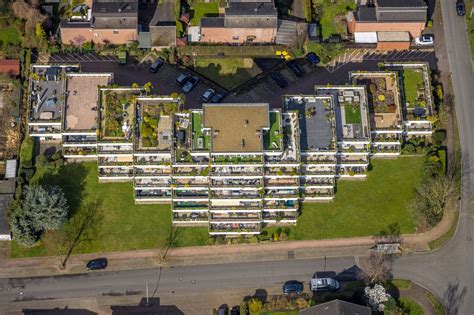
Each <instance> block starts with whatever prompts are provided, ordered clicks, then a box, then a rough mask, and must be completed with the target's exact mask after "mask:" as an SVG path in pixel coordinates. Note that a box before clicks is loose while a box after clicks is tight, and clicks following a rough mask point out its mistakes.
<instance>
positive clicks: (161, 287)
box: [0, 257, 355, 310]
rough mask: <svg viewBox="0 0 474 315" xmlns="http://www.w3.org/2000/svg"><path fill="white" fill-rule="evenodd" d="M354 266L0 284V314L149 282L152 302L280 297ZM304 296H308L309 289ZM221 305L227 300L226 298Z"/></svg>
mask: <svg viewBox="0 0 474 315" xmlns="http://www.w3.org/2000/svg"><path fill="white" fill-rule="evenodd" d="M354 265H355V259H354V258H353V257H342V258H328V259H327V260H325V259H315V260H307V259H301V260H300V259H297V260H284V261H271V262H251V263H236V264H217V265H204V266H189V267H175V268H163V269H162V270H160V269H146V270H132V271H123V272H92V273H86V274H80V275H65V276H56V277H37V278H18V279H0V310H2V309H3V310H9V309H15V308H16V306H15V305H14V304H15V303H16V302H21V301H40V300H48V299H67V298H88V297H102V296H120V295H139V296H144V295H145V286H146V283H147V282H148V286H149V292H150V295H152V294H153V292H155V288H157V290H156V292H155V296H159V297H161V298H162V299H166V297H168V296H171V295H172V296H174V297H182V298H183V299H185V298H186V297H187V296H189V295H190V294H195V293H196V292H199V294H202V295H214V294H215V295H219V293H222V292H227V291H231V290H235V289H248V291H247V292H248V294H252V293H253V292H255V291H256V290H258V291H259V292H260V294H262V292H263V294H265V292H266V290H268V289H270V290H271V291H272V292H278V291H279V289H280V288H281V286H282V284H283V282H284V281H287V280H300V281H303V282H304V283H306V284H307V283H308V282H309V279H310V278H311V276H312V275H313V273H314V272H316V271H334V272H336V273H337V274H338V276H339V278H340V279H343V280H344V279H345V280H351V279H354V277H355V275H354V273H352V272H350V271H347V269H350V268H351V267H353V266H354ZM344 270H346V271H345V272H343V271H344ZM305 290H306V291H309V289H308V285H306V289H305ZM242 298H243V297H242ZM222 299H223V300H225V296H224V297H222ZM178 306H179V305H178Z"/></svg>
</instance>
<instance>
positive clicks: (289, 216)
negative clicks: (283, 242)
mask: <svg viewBox="0 0 474 315" xmlns="http://www.w3.org/2000/svg"><path fill="white" fill-rule="evenodd" d="M297 219H298V211H264V212H263V221H264V222H266V223H278V222H284V221H291V222H293V221H295V222H296V220H297Z"/></svg>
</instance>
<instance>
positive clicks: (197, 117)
mask: <svg viewBox="0 0 474 315" xmlns="http://www.w3.org/2000/svg"><path fill="white" fill-rule="evenodd" d="M192 125H193V150H209V149H210V148H211V134H210V130H209V129H203V125H202V112H193V113H192Z"/></svg>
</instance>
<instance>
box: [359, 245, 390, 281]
mask: <svg viewBox="0 0 474 315" xmlns="http://www.w3.org/2000/svg"><path fill="white" fill-rule="evenodd" d="M394 262H395V255H393V254H387V253H383V252H375V251H373V252H371V253H370V255H369V257H367V258H366V260H365V261H364V262H363V263H362V264H361V265H362V269H363V270H364V273H365V278H366V281H367V282H368V283H377V282H385V281H388V280H391V279H392V278H393V274H392V270H393V263H394Z"/></svg>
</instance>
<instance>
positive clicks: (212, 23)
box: [201, 17, 224, 27]
mask: <svg viewBox="0 0 474 315" xmlns="http://www.w3.org/2000/svg"><path fill="white" fill-rule="evenodd" d="M201 27H224V18H223V17H203V18H202V19H201Z"/></svg>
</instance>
